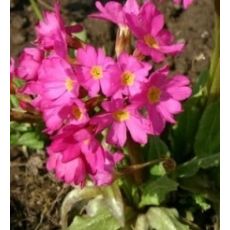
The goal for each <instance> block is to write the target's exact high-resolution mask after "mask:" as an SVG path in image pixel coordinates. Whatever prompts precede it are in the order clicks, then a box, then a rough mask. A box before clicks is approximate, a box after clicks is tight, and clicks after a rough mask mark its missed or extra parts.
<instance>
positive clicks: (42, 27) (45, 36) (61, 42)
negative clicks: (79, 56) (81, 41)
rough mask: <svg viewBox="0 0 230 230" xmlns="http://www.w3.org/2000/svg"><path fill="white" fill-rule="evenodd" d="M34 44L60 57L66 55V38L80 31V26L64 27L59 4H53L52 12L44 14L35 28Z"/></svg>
mask: <svg viewBox="0 0 230 230" xmlns="http://www.w3.org/2000/svg"><path fill="white" fill-rule="evenodd" d="M35 30H36V35H37V40H36V42H37V43H38V44H39V46H40V47H42V48H44V49H48V50H50V49H54V50H55V51H56V52H57V53H58V54H59V55H60V56H62V57H66V55H67V41H68V36H69V35H70V34H71V33H73V32H79V31H81V30H82V27H81V26H80V25H75V26H71V27H65V25H64V21H63V19H62V17H61V14H60V4H59V3H55V5H54V11H53V12H45V14H44V17H43V19H42V20H41V21H40V22H39V23H38V25H37V26H36V28H35Z"/></svg>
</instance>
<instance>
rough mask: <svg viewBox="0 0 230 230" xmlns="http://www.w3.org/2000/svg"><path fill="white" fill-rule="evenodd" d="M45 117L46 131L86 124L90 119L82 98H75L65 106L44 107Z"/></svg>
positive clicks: (50, 131)
mask: <svg viewBox="0 0 230 230" xmlns="http://www.w3.org/2000/svg"><path fill="white" fill-rule="evenodd" d="M43 119H44V121H45V124H46V127H47V128H46V130H45V131H46V132H47V133H52V132H54V131H56V130H58V129H60V128H61V127H63V126H66V125H70V124H75V125H82V124H86V123H87V122H88V121H89V116H88V114H87V111H86V108H85V104H84V103H83V102H82V101H81V100H80V99H74V100H73V101H71V102H70V103H69V104H66V105H63V107H60V105H52V107H47V108H44V107H43Z"/></svg>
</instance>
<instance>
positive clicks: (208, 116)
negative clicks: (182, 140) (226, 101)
mask: <svg viewBox="0 0 230 230" xmlns="http://www.w3.org/2000/svg"><path fill="white" fill-rule="evenodd" d="M194 149H195V154H196V156H208V155H212V154H216V153H218V152H219V151H220V103H219V100H218V101H216V102H214V103H211V104H209V105H208V106H207V107H206V109H205V111H204V113H203V115H202V117H201V120H200V124H199V128H198V131H197V134H196V138H195V144H194Z"/></svg>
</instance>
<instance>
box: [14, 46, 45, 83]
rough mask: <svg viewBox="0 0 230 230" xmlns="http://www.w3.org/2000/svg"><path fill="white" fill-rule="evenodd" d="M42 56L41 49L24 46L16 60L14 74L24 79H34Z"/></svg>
mask: <svg viewBox="0 0 230 230" xmlns="http://www.w3.org/2000/svg"><path fill="white" fill-rule="evenodd" d="M43 58H44V52H43V51H42V50H41V49H39V48H25V49H24V51H23V53H22V54H21V55H20V57H19V59H18V61H17V66H16V75H17V76H18V77H20V78H22V79H25V80H35V79H36V78H37V74H38V73H37V72H38V69H39V67H40V65H41V62H42V60H43Z"/></svg>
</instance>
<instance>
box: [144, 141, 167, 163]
mask: <svg viewBox="0 0 230 230" xmlns="http://www.w3.org/2000/svg"><path fill="white" fill-rule="evenodd" d="M148 143H149V146H148V154H147V159H148V160H154V159H160V158H162V157H166V156H170V153H169V149H168V146H167V145H166V144H165V143H164V141H162V140H161V139H160V138H159V137H150V138H149V142H148Z"/></svg>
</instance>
